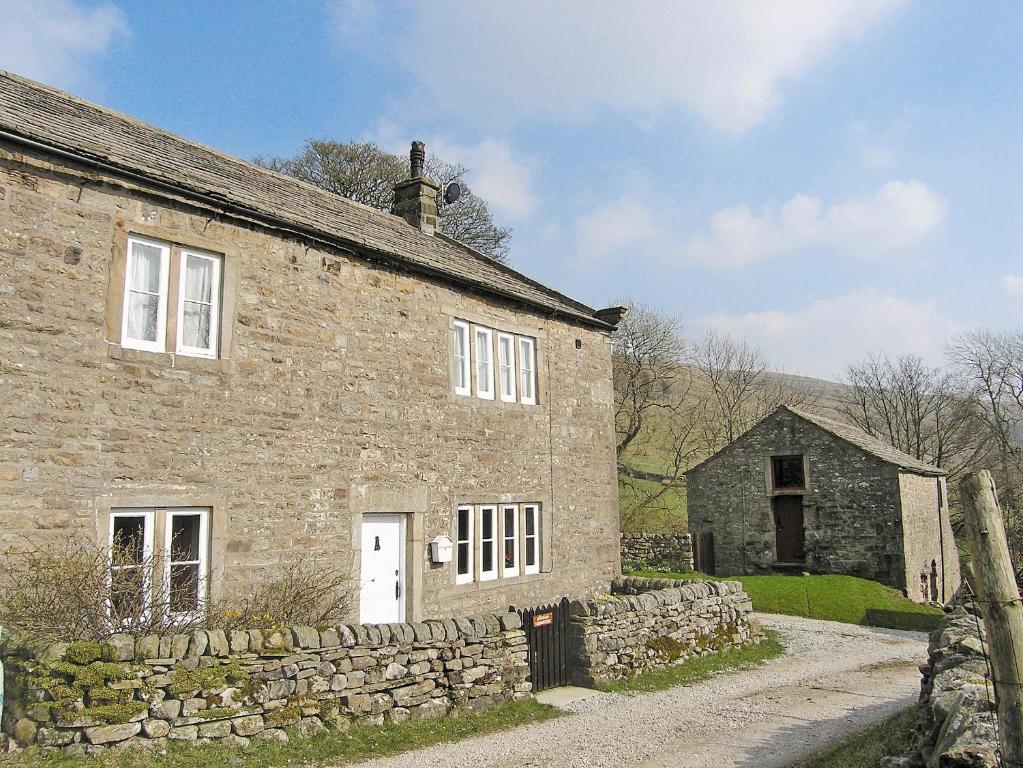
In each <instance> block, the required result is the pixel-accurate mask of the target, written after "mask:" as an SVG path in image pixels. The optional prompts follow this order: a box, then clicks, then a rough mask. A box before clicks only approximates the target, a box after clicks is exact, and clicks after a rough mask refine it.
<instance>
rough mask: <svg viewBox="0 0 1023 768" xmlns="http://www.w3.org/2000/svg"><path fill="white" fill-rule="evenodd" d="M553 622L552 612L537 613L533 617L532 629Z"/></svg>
mask: <svg viewBox="0 0 1023 768" xmlns="http://www.w3.org/2000/svg"><path fill="white" fill-rule="evenodd" d="M553 623H554V613H553V612H548V613H538V614H536V616H534V617H533V629H539V628H540V627H547V626H550V625H551V624H553Z"/></svg>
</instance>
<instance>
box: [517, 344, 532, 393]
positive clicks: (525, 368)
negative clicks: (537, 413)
mask: <svg viewBox="0 0 1023 768" xmlns="http://www.w3.org/2000/svg"><path fill="white" fill-rule="evenodd" d="M518 341H519V343H518V353H519V354H518V363H519V367H518V379H519V402H521V403H523V404H524V405H536V340H535V339H531V338H529V337H528V336H519V337H518ZM526 363H528V365H526ZM527 377H528V378H527ZM526 381H528V382H529V386H528V387H527V386H525V384H524V382H526Z"/></svg>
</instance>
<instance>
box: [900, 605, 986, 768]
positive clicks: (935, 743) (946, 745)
mask: <svg viewBox="0 0 1023 768" xmlns="http://www.w3.org/2000/svg"><path fill="white" fill-rule="evenodd" d="M986 649H987V645H986V632H985V629H984V624H983V622H982V621H980V619H979V618H978V616H977V615H976V613H975V612H974V609H973V608H969V609H968V608H966V607H964V606H963V604H962V603H959V602H957V603H955V604H954V605H953V606H952V608H951V610H950V612H949V613H948V614H947V615H946V616H945V618H944V620H943V621H942V623H941V625H940V626H939V627H938V628H937V629H936V630H934V631H933V632H932V633H931V638H930V643H929V646H928V659H927V663H926V664H925V665H923V666H922V667H921V668H920V670H921V672H922V673H923V679H922V680H921V683H920V705H921V706H920V716H919V720H918V723H917V731H916V738H915V741H914V743H913V746H912V747H911V748H910V750H909V751H908V752H907V753H906V754H905V755H902V756H899V757H889V758H885V760H884V762H883V763H882V766H883V767H884V768H923V767H924V766H926V768H996V766H998V765H999V764H1000V763H999V759H998V754H999V751H998V736H997V724H996V718H995V701H994V688H993V686H992V683H991V679H990V673H989V671H988V666H987V660H986V658H985V652H986Z"/></svg>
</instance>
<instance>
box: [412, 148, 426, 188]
mask: <svg viewBox="0 0 1023 768" xmlns="http://www.w3.org/2000/svg"><path fill="white" fill-rule="evenodd" d="M408 159H409V166H410V167H411V168H412V178H413V179H420V178H422V176H423V163H425V162H426V145H425V144H424V143H423V142H421V141H413V142H412V149H411V150H410V151H409V153H408Z"/></svg>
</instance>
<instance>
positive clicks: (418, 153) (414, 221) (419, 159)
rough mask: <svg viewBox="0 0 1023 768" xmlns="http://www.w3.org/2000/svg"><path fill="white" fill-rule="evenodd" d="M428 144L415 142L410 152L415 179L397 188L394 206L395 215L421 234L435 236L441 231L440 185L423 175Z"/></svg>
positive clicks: (395, 187)
mask: <svg viewBox="0 0 1023 768" xmlns="http://www.w3.org/2000/svg"><path fill="white" fill-rule="evenodd" d="M425 162H426V145H425V144H423V142H421V141H413V142H412V149H411V151H410V152H409V169H410V171H411V173H410V176H411V178H409V179H407V180H405V181H402V182H400V183H398V184H395V185H394V204H393V205H391V213H393V214H394V215H395V216H401V218H403V219H405V221H407V222H408V223H409V224H411V225H412V226H413V227H415V228H416V229H418V230H419V231H421V232H425V233H426V234H428V235H432V234H433V233H434V232H436V231H437V218H438V215H439V212H440V211H439V208H438V203H437V193H438V192H440V185H438V184H435V183H434V182H432V181H430V180H429V179H428V178H426V177H425V176H423V165H424V163H425Z"/></svg>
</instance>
